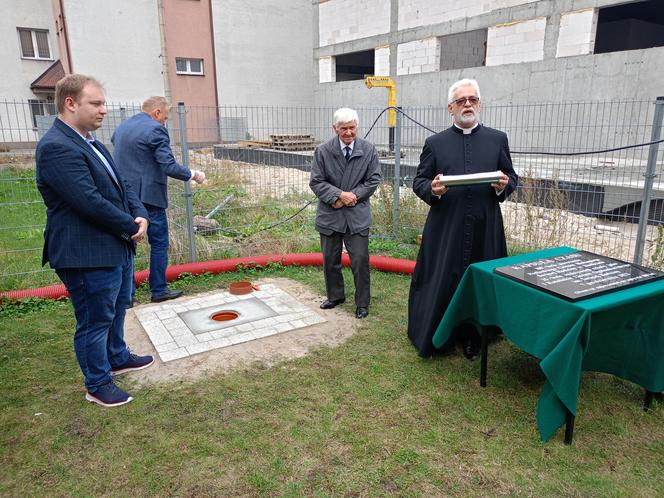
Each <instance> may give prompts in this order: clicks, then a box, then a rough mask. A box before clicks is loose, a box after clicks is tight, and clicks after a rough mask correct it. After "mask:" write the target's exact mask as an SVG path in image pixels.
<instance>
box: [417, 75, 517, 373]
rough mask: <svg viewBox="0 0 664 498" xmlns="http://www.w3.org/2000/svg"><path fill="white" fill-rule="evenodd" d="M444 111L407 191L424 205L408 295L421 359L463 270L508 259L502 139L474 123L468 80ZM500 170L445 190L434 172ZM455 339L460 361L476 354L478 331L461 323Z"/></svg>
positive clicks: (509, 178)
mask: <svg viewBox="0 0 664 498" xmlns="http://www.w3.org/2000/svg"><path fill="white" fill-rule="evenodd" d="M448 102H449V104H448V106H447V109H448V111H449V113H450V114H451V115H452V117H453V120H454V122H453V124H452V126H450V127H449V128H448V129H446V130H444V131H442V132H440V133H437V134H436V135H432V136H430V137H429V138H427V140H426V141H425V143H424V148H423V149H422V154H421V155H420V164H419V166H418V168H417V174H416V176H415V179H414V180H413V191H414V192H415V194H417V196H418V197H419V198H420V199H422V200H423V201H424V202H426V203H427V204H428V205H429V206H431V208H430V210H429V215H428V217H427V220H426V223H425V225H424V231H423V234H422V245H421V247H420V252H419V254H418V256H417V264H416V266H415V272H414V273H413V279H412V281H411V285H410V295H409V297H408V337H409V338H410V340H411V341H412V343H413V345H414V346H415V347H416V348H417V351H418V353H419V355H420V356H422V357H425V358H426V357H429V356H431V355H432V354H433V353H434V346H433V344H432V342H431V339H432V337H433V335H434V333H435V332H436V329H437V327H438V324H439V323H440V321H441V319H442V317H443V315H444V314H445V310H446V309H447V306H448V305H449V303H450V301H451V299H452V295H453V294H454V291H455V290H456V288H457V285H458V284H459V281H460V280H461V276H462V275H463V272H464V271H465V270H466V268H467V267H468V265H470V264H471V263H476V262H479V261H485V260H488V259H495V258H501V257H504V256H507V247H506V243H505V232H504V228H503V218H502V214H501V212H500V206H499V203H500V202H502V201H504V200H505V198H506V197H507V196H508V195H510V193H512V191H513V190H514V189H515V188H516V185H517V181H518V177H517V175H516V173H515V172H514V168H513V167H512V159H511V157H510V150H509V145H508V143H507V135H506V134H505V133H504V132H502V131H498V130H494V129H492V128H489V127H488V126H484V125H482V124H480V122H479V112H480V89H479V85H478V84H477V82H476V81H475V80H470V79H463V80H460V81H457V82H456V83H454V84H453V85H452V86H451V87H450V89H449V93H448ZM497 170H500V171H502V173H503V174H502V175H501V177H500V180H499V181H498V182H496V183H492V184H491V185H488V184H479V185H469V186H450V187H447V186H445V184H444V179H443V181H441V180H440V179H439V177H438V175H440V174H442V175H461V174H469V173H482V172H492V171H497ZM458 336H461V339H462V341H463V351H464V355H465V356H466V358H468V359H470V360H474V359H475V358H477V355H478V353H479V344H480V341H479V333H478V332H477V331H476V330H475V329H474V328H473V327H472V326H464V327H461V328H459V329H458V330H457V334H455V335H453V336H452V338H451V339H450V344H447V345H444V346H443V349H447V348H448V347H449V346H451V345H452V344H453V343H452V341H454V340H455V337H458Z"/></svg>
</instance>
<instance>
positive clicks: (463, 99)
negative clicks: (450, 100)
mask: <svg viewBox="0 0 664 498" xmlns="http://www.w3.org/2000/svg"><path fill="white" fill-rule="evenodd" d="M479 101H480V99H479V97H475V96H472V97H461V98H460V99H456V100H455V101H454V103H455V104H456V105H465V104H466V102H470V105H475V104H478V103H479Z"/></svg>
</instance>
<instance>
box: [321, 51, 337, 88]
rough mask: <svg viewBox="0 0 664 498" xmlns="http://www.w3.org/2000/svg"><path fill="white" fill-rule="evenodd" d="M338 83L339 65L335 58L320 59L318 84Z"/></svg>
mask: <svg viewBox="0 0 664 498" xmlns="http://www.w3.org/2000/svg"><path fill="white" fill-rule="evenodd" d="M334 81H337V65H336V61H335V59H334V57H321V58H320V59H318V82H319V83H332V82H334Z"/></svg>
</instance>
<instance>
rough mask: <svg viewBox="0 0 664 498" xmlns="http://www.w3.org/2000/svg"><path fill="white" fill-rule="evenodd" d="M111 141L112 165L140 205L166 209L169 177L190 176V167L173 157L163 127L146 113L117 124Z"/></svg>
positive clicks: (140, 113)
mask: <svg viewBox="0 0 664 498" xmlns="http://www.w3.org/2000/svg"><path fill="white" fill-rule="evenodd" d="M111 141H112V142H113V146H114V147H115V150H114V151H113V157H114V159H115V164H116V165H117V167H118V169H119V170H120V173H121V174H122V175H123V176H124V177H125V178H126V179H127V181H128V182H129V183H130V184H131V185H132V187H134V190H135V191H136V192H138V197H139V199H140V200H141V202H142V203H143V204H149V205H151V206H156V207H158V208H164V209H165V208H167V207H168V191H167V180H168V177H169V176H170V177H172V178H176V179H178V180H185V181H186V180H189V179H190V178H191V171H189V168H186V167H185V166H182V165H181V164H178V162H177V161H176V160H175V158H174V157H173V151H172V150H171V143H170V140H169V138H168V130H167V129H166V127H165V126H164V125H162V124H161V123H159V122H157V121H155V120H154V119H152V118H151V117H150V115H149V114H147V113H145V112H139V113H138V114H136V115H135V116H132V117H130V118H129V119H126V120H125V121H123V122H122V123H120V126H118V128H117V129H116V130H115V133H113V137H112V138H111Z"/></svg>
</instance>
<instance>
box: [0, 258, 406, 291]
mask: <svg viewBox="0 0 664 498" xmlns="http://www.w3.org/2000/svg"><path fill="white" fill-rule="evenodd" d="M268 263H280V264H282V265H284V266H291V265H296V266H323V254H322V253H320V252H310V253H296V254H268V255H263V256H247V257H245V258H232V259H219V260H215V261H201V262H196V263H187V264H184V265H174V266H170V267H169V268H168V269H167V270H166V280H167V281H169V282H170V281H172V280H176V279H177V278H178V277H179V276H180V275H181V274H183V273H191V274H192V275H201V274H203V273H222V272H227V271H235V270H237V267H238V266H240V265H242V266H248V267H253V266H265V265H266V264H268ZM341 264H342V265H344V266H350V259H349V258H348V254H343V255H342V257H341ZM369 265H370V266H371V267H372V268H375V269H376V270H381V271H387V272H393V273H413V269H414V268H415V261H410V260H407V259H396V258H388V257H387V256H371V257H369ZM134 278H135V280H136V283H137V284H141V283H143V282H145V281H146V280H147V279H148V271H147V270H142V271H137V272H136V273H135V274H134ZM68 296H69V295H68V294H67V290H66V289H65V286H64V285H51V286H48V287H41V288H39V289H24V290H17V291H8V292H1V293H0V297H6V298H8V299H10V300H12V301H14V300H19V299H26V298H29V297H40V298H45V299H61V298H64V297H68Z"/></svg>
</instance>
